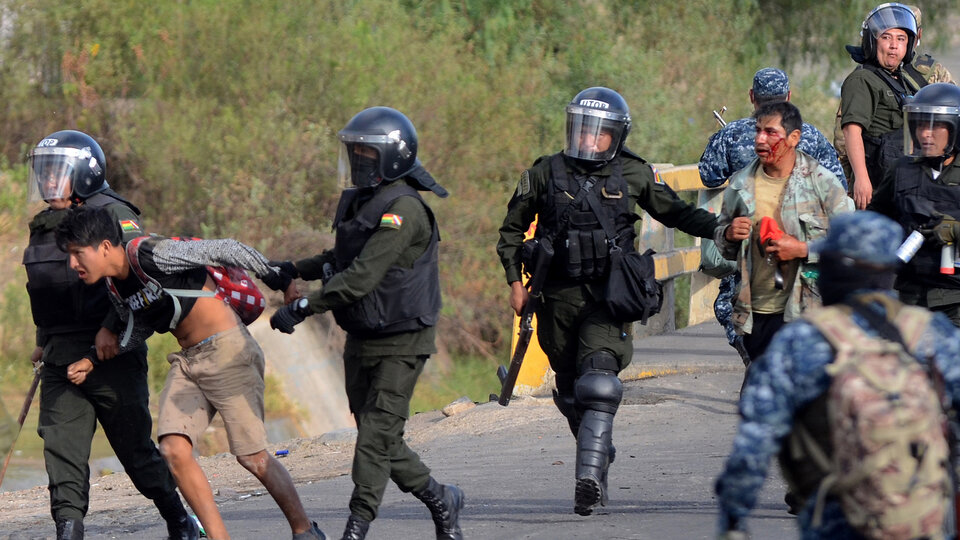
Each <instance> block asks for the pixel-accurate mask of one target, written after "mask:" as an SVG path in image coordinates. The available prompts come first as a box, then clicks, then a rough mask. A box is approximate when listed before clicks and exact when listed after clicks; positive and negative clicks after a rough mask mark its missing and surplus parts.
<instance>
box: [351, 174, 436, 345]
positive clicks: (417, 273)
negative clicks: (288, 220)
mask: <svg viewBox="0 0 960 540" xmlns="http://www.w3.org/2000/svg"><path fill="white" fill-rule="evenodd" d="M400 182H401V184H400V185H397V186H391V187H390V189H381V190H379V191H377V193H376V195H374V196H373V198H372V199H370V200H369V201H366V202H363V203H361V204H360V207H359V208H358V209H357V213H356V214H355V215H353V216H350V217H347V214H348V213H349V211H350V208H351V207H352V205H353V204H354V200H355V199H356V198H357V197H358V196H359V195H360V193H359V190H357V189H351V190H346V191H344V193H343V195H342V196H341V198H340V203H339V205H338V207H337V216H336V218H335V220H334V228H335V229H336V231H337V236H336V244H335V245H334V248H333V252H334V257H335V259H336V271H337V272H342V271H343V270H345V269H346V268H347V267H348V266H350V263H352V262H353V260H354V259H355V258H356V257H357V255H359V254H360V252H361V251H362V250H363V246H364V244H366V243H367V240H369V239H370V237H371V236H373V233H375V232H376V231H377V228H378V227H379V225H380V218H381V216H382V215H383V213H384V211H386V209H387V208H389V207H390V204H391V203H392V202H393V201H395V200H396V199H398V198H400V197H414V198H416V199H417V200H418V201H420V202H421V203H422V204H423V207H424V208H425V209H426V211H427V215H428V216H429V218H430V223H431V229H432V233H431V235H430V243H429V245H428V246H427V249H426V250H425V251H424V252H423V254H422V255H421V256H420V257H419V258H418V259H417V260H416V262H414V265H413V268H401V267H399V266H393V267H391V268H390V269H389V270H388V271H387V274H386V276H384V278H383V280H382V281H380V283H379V284H378V285H377V287H376V288H375V289H374V290H373V291H371V292H370V293H369V294H367V295H366V296H364V297H363V298H361V299H360V300H358V301H357V302H354V303H353V304H350V305H349V306H345V307H342V308H337V309H334V310H333V316H334V318H335V319H336V321H337V324H339V325H340V327H341V328H343V329H344V330H345V331H346V332H347V333H348V334H350V335H352V336H356V337H360V338H363V337H368V338H373V337H381V336H387V335H391V334H399V333H402V332H415V331H418V330H422V329H424V328H427V327H430V326H435V325H436V324H437V316H438V315H439V313H440V307H441V304H442V303H441V299H440V276H439V265H438V257H437V254H438V248H437V244H438V243H439V241H440V231H439V229H438V228H437V221H436V218H434V216H433V212H432V211H431V210H430V207H429V206H427V203H426V202H424V200H423V198H422V197H420V194H419V193H417V190H415V189H413V188H412V187H410V186H409V185H407V184H406V183H405V182H403V181H402V180H401V181H400Z"/></svg>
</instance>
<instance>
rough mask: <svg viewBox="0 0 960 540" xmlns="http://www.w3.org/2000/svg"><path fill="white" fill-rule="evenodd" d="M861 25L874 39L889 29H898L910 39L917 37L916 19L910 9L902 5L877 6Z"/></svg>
mask: <svg viewBox="0 0 960 540" xmlns="http://www.w3.org/2000/svg"><path fill="white" fill-rule="evenodd" d="M863 25H864V27H865V28H864V29H865V30H868V31H870V33H871V34H873V36H874V37H879V36H880V34H882V33H883V31H884V30H889V29H890V28H900V29H903V30H904V31H905V32H906V33H907V34H910V36H911V37H913V38H916V37H917V18H916V17H914V15H913V12H912V11H910V8H908V7H907V6H905V5H903V4H897V3H888V4H881V5H879V6H877V7H876V9H874V10H873V11H871V12H870V14H869V15H867V18H866V20H864V21H863Z"/></svg>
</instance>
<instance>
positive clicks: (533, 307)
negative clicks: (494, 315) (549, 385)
mask: <svg viewBox="0 0 960 540" xmlns="http://www.w3.org/2000/svg"><path fill="white" fill-rule="evenodd" d="M552 259H553V243H552V242H551V241H549V239H544V240H543V241H539V245H538V246H537V253H536V255H535V256H534V259H533V271H532V272H530V279H529V280H528V281H527V288H529V289H530V298H529V299H528V300H527V304H526V305H525V306H524V307H523V313H522V314H521V315H520V332H519V334H518V336H519V337H518V338H517V346H516V348H515V349H514V350H513V358H511V359H510V369H509V370H508V369H505V368H504V367H503V366H500V367H498V368H497V377H499V378H500V383H501V386H500V398H499V399H498V400H497V403H499V404H500V405H503V406H504V407H506V406H507V404H509V403H510V398H511V397H513V387H514V385H516V384H517V375H519V374H520V366H522V365H523V357H524V356H526V354H527V347H528V346H529V345H530V338H531V337H533V315H534V313H536V311H537V307H538V306H539V305H540V301H541V300H542V299H543V284H544V283H545V282H546V281H547V270H548V269H549V267H550V261H551V260H552Z"/></svg>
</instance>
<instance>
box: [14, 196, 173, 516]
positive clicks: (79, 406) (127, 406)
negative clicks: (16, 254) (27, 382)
mask: <svg viewBox="0 0 960 540" xmlns="http://www.w3.org/2000/svg"><path fill="white" fill-rule="evenodd" d="M91 200H92V198H91ZM106 207H107V209H108V210H109V211H110V212H111V213H112V214H113V216H114V217H115V218H116V219H117V220H118V221H120V222H124V221H126V222H127V227H125V228H124V230H126V231H129V233H130V234H129V235H128V238H125V239H129V237H132V236H138V235H140V234H142V232H141V231H140V229H139V219H138V217H137V215H136V214H135V213H134V212H133V211H132V210H131V209H130V208H129V207H128V206H126V205H125V204H120V203H119V202H114V203H112V204H107V205H106ZM65 213H66V210H46V211H44V212H41V213H40V214H38V215H37V216H36V217H35V218H34V220H33V221H32V222H31V224H30V229H31V237H30V247H28V251H29V250H30V249H31V247H35V241H39V239H41V238H42V237H44V236H45V235H47V234H49V233H50V232H51V231H52V230H53V228H54V227H55V226H56V225H57V223H59V222H60V220H61V219H62V218H63V216H64V215H65ZM131 222H132V223H134V224H137V226H135V227H134V226H132V225H131V224H130V223H131ZM47 238H49V236H48V237H47ZM48 253H49V252H48ZM60 255H61V256H62V257H63V264H64V265H66V264H67V263H66V254H63V253H62V252H61V253H60ZM41 258H43V257H30V256H25V260H24V262H25V264H27V265H28V266H29V265H31V264H39V263H43V262H46V261H41V260H38V259H41ZM47 268H49V266H48V267H47ZM62 271H66V272H71V273H73V277H74V279H77V278H76V273H75V272H73V271H72V270H69V269H66V268H64V269H63V270H62ZM31 272H32V271H31V269H30V268H28V271H27V275H28V279H29V280H30V282H29V283H28V289H31V293H32V294H37V288H38V287H42V280H41V279H36V278H38V277H43V272H41V273H40V274H37V273H33V274H32V275H33V277H29V276H31ZM38 283H41V285H38ZM96 294H102V295H103V300H104V301H105V302H103V303H102V304H101V305H102V306H104V310H103V311H99V310H88V311H85V312H82V313H83V315H82V317H83V320H81V321H78V323H77V324H76V325H73V326H72V327H71V325H57V326H51V327H47V326H39V327H38V328H37V345H38V346H40V347H43V362H44V368H43V371H42V375H41V387H40V418H39V424H38V428H37V432H38V433H39V435H40V437H42V438H43V452H44V461H45V465H46V469H47V475H48V477H49V489H50V503H51V505H50V506H51V508H50V509H51V514H52V515H53V518H54V520H61V519H79V520H82V519H83V517H84V516H85V515H86V513H87V509H88V500H89V499H88V495H89V489H90V480H89V479H90V468H89V465H88V461H89V459H90V443H91V440H92V439H93V434H94V431H95V429H96V424H97V422H98V421H99V422H100V425H101V426H102V427H103V431H104V434H105V435H106V436H107V439H108V440H109V441H110V445H111V446H112V447H113V450H114V452H115V453H116V455H117V458H118V459H119V460H120V463H121V464H122V465H123V467H124V470H125V471H126V472H127V474H128V475H129V476H130V480H131V481H132V482H133V484H134V485H135V486H136V488H137V489H138V490H139V491H140V492H141V493H142V494H143V495H144V496H145V497H147V498H149V499H152V500H154V502H155V504H157V506H158V508H160V509H161V514H165V513H166V514H168V515H170V516H172V514H171V512H172V513H175V512H176V511H177V509H179V512H182V511H183V507H182V505H181V504H180V499H179V496H178V495H177V493H176V484H175V483H174V481H173V477H172V476H171V475H170V471H169V470H168V469H167V465H166V463H165V462H164V461H163V459H162V458H161V456H160V453H159V451H158V450H157V447H156V445H155V444H154V443H153V441H152V440H151V438H150V437H151V430H152V417H151V415H150V410H149V407H148V405H149V398H150V395H149V388H148V385H147V350H146V347H140V348H139V349H135V350H132V351H129V352H127V353H124V354H121V355H118V356H116V357H114V358H112V359H110V360H106V361H104V362H103V363H101V364H99V365H98V366H97V367H95V368H94V370H93V371H92V372H91V373H90V374H88V376H87V378H86V380H85V381H84V382H83V384H80V385H75V384H73V383H72V382H70V381H69V380H68V379H67V368H68V366H69V365H70V364H72V363H74V362H76V361H78V360H80V359H81V358H82V357H84V356H89V355H90V353H91V348H92V347H93V345H94V338H95V336H96V334H97V332H98V330H99V328H100V326H101V324H105V323H106V321H107V318H108V317H110V316H112V315H113V310H112V309H110V308H109V301H108V300H106V288H105V287H104V286H103V284H99V283H98V284H95V285H91V286H86V288H85V289H84V293H83V295H84V297H88V295H96ZM69 301H70V299H69V298H62V299H61V302H69ZM33 308H34V311H35V317H36V315H37V313H36V310H37V309H38V308H39V306H37V305H34V306H33ZM106 324H109V323H106ZM174 501H175V502H174ZM166 517H167V516H165V518H166Z"/></svg>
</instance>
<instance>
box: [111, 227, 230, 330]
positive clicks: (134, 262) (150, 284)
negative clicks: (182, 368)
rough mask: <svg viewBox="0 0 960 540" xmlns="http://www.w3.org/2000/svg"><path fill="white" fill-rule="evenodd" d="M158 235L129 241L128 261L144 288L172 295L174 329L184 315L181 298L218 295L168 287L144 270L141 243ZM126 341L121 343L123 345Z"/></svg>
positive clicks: (129, 318)
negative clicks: (141, 261)
mask: <svg viewBox="0 0 960 540" xmlns="http://www.w3.org/2000/svg"><path fill="white" fill-rule="evenodd" d="M158 239H159V237H157V236H138V237H136V238H134V239H133V240H130V241H129V242H127V247H126V253H127V261H129V262H130V268H131V269H132V270H133V273H134V275H136V276H137V278H138V279H139V280H140V283H142V284H143V287H144V289H146V290H147V291H149V292H151V293H153V294H154V295H156V296H157V297H159V296H160V295H161V294H166V295H167V296H169V297H170V300H172V301H173V316H172V317H171V318H170V323H169V328H170V330H173V329H174V328H176V327H177V325H178V324H180V319H181V318H182V317H183V307H182V306H181V305H180V299H179V298H178V297H183V298H204V297H209V296H216V295H217V293H216V291H208V290H205V289H199V290H195V289H167V288H164V286H163V285H161V284H160V282H159V281H157V280H156V279H155V278H154V277H153V276H151V275H150V274H148V273H146V272H144V270H143V267H142V266H141V265H140V244H142V243H143V242H144V241H145V240H158ZM109 285H110V286H111V287H112V288H114V289H115V287H114V286H113V283H112V282H111V283H110V284H109ZM118 296H119V293H118ZM132 326H133V310H130V316H129V317H128V319H127V328H128V330H129V329H131V328H132ZM129 338H130V335H129V331H128V332H126V334H125V335H124V339H125V340H128V339H129ZM123 344H124V343H121V345H123Z"/></svg>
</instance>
